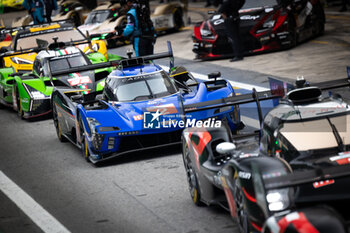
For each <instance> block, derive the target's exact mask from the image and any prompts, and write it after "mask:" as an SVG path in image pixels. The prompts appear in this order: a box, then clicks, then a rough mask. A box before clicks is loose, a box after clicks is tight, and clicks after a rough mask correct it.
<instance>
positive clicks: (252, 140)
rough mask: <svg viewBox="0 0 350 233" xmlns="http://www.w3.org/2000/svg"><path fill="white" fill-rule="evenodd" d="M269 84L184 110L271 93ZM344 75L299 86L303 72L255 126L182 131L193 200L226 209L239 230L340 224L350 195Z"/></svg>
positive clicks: (281, 232)
mask: <svg viewBox="0 0 350 233" xmlns="http://www.w3.org/2000/svg"><path fill="white" fill-rule="evenodd" d="M273 86H274V88H273V90H272V91H266V92H263V93H258V92H256V91H253V93H252V94H246V95H242V96H239V98H238V97H235V96H234V97H229V98H226V99H225V100H222V101H220V102H219V101H216V102H213V101H212V102H211V103H209V102H203V103H200V104H193V105H190V106H188V107H185V112H186V113H191V112H193V111H202V110H203V109H211V108H213V106H211V105H212V104H215V105H214V107H215V108H217V107H218V106H222V107H224V106H231V105H232V104H241V103H248V102H256V103H257V106H258V110H259V111H258V113H259V116H260V117H259V118H260V119H263V118H262V113H261V108H260V101H261V100H267V99H272V98H277V97H279V96H280V95H281V94H282V95H283V94H284V90H285V89H287V88H288V86H289V85H285V83H283V82H282V83H280V84H277V85H276V82H274V85H273ZM348 86H349V82H348V79H343V80H336V81H332V82H326V83H319V84H317V86H306V85H305V84H304V83H303V82H302V80H299V81H298V85H297V88H295V89H293V90H290V91H289V92H288V93H286V95H285V96H284V97H283V98H282V99H280V101H279V105H277V106H276V107H275V108H273V109H272V110H271V111H270V112H268V114H267V115H266V116H265V118H264V119H263V120H261V125H262V128H261V131H258V132H252V133H247V134H241V135H235V136H232V134H231V133H230V132H229V131H228V130H227V129H226V128H213V127H211V128H209V127H201V128H199V127H192V128H187V129H185V130H184V131H183V137H182V143H183V160H184V165H185V169H186V173H187V179H188V184H189V189H190V194H191V197H192V200H193V202H194V203H195V204H197V205H200V204H203V203H204V204H206V205H212V204H218V205H221V206H222V207H224V208H225V209H227V210H228V211H229V212H230V213H231V216H232V217H233V219H234V220H235V221H236V222H237V223H238V226H239V229H240V230H241V232H245V233H247V232H264V233H265V232H271V233H286V232H288V233H289V232H293V233H295V232H298V233H302V232H303V233H304V232H347V228H346V226H345V225H344V221H343V218H345V217H349V215H348V214H347V209H346V208H344V207H345V206H347V204H345V203H348V202H347V201H349V200H350V192H349V191H350V188H349V182H350V166H349V163H350V162H349V161H350V153H349V150H350V134H349V131H350V128H349V124H348V122H347V121H348V120H349V119H350V107H349V105H348V104H347V103H346V102H345V101H344V100H343V99H342V98H341V96H340V95H339V94H336V93H333V94H332V93H331V92H329V94H328V95H326V94H325V93H323V92H322V90H330V89H332V88H338V87H348Z"/></svg>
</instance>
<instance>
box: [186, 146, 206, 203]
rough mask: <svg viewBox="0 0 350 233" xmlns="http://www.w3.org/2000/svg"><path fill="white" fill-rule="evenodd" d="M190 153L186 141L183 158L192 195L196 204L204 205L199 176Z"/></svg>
mask: <svg viewBox="0 0 350 233" xmlns="http://www.w3.org/2000/svg"><path fill="white" fill-rule="evenodd" d="M189 155H190V152H189V149H188V146H187V143H185V145H184V151H183V160H184V165H185V170H186V175H187V181H188V187H189V190H190V195H191V197H192V201H193V203H194V204H195V205H197V206H202V205H203V203H202V202H201V200H200V199H201V196H200V188H199V183H198V178H197V176H196V172H195V169H194V168H193V166H192V162H191V159H190V158H189Z"/></svg>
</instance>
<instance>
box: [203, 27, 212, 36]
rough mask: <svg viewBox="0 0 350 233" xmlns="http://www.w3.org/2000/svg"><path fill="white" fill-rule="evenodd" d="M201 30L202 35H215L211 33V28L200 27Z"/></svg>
mask: <svg viewBox="0 0 350 233" xmlns="http://www.w3.org/2000/svg"><path fill="white" fill-rule="evenodd" d="M200 32H201V35H202V36H212V35H213V33H211V31H210V30H207V29H203V28H201V29H200Z"/></svg>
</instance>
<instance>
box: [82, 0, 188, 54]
mask: <svg viewBox="0 0 350 233" xmlns="http://www.w3.org/2000/svg"><path fill="white" fill-rule="evenodd" d="M108 9H109V10H104V11H97V12H96V13H94V12H92V13H91V14H92V15H96V14H99V15H101V17H102V14H103V15H104V16H105V17H107V15H108V12H109V14H110V17H108V18H107V19H106V20H105V21H104V22H103V23H99V25H98V26H97V27H95V26H93V25H96V24H92V25H86V26H81V29H83V28H89V27H93V29H91V30H89V33H90V35H91V38H96V39H106V40H107V42H108V46H110V47H115V46H118V45H123V44H128V43H129V41H128V40H125V38H115V35H116V33H120V32H122V31H123V29H124V28H125V26H126V22H127V20H126V13H127V12H126V11H125V10H124V9H123V7H120V5H119V4H115V5H113V6H109V7H108ZM183 11H184V7H183V6H182V4H181V3H178V2H170V3H165V4H161V5H159V6H157V7H156V8H155V9H154V12H153V14H151V20H152V22H153V26H154V29H155V31H156V32H157V34H161V33H165V32H168V31H172V30H174V31H178V30H179V29H180V28H181V27H182V26H184V20H183V17H184V12H183ZM113 12H114V13H113ZM112 13H113V15H112ZM105 17H103V18H105ZM89 18H90V17H88V19H89ZM97 19H98V18H96V21H97ZM85 24H86V23H85Z"/></svg>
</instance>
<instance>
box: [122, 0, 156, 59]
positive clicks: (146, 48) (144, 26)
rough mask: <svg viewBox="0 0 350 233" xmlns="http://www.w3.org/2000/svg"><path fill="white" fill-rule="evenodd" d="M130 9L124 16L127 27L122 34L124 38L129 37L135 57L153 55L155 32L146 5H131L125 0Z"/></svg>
mask: <svg viewBox="0 0 350 233" xmlns="http://www.w3.org/2000/svg"><path fill="white" fill-rule="evenodd" d="M126 4H127V7H128V8H129V9H130V10H129V11H128V13H127V15H126V17H127V25H126V27H125V29H124V31H123V33H122V36H124V37H131V40H132V42H133V46H134V50H135V55H136V56H144V55H150V54H153V48H154V43H155V38H156V37H155V32H154V27H153V23H152V20H151V17H150V13H149V12H150V11H149V8H147V5H146V4H140V3H133V2H132V0H127V3H126Z"/></svg>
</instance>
